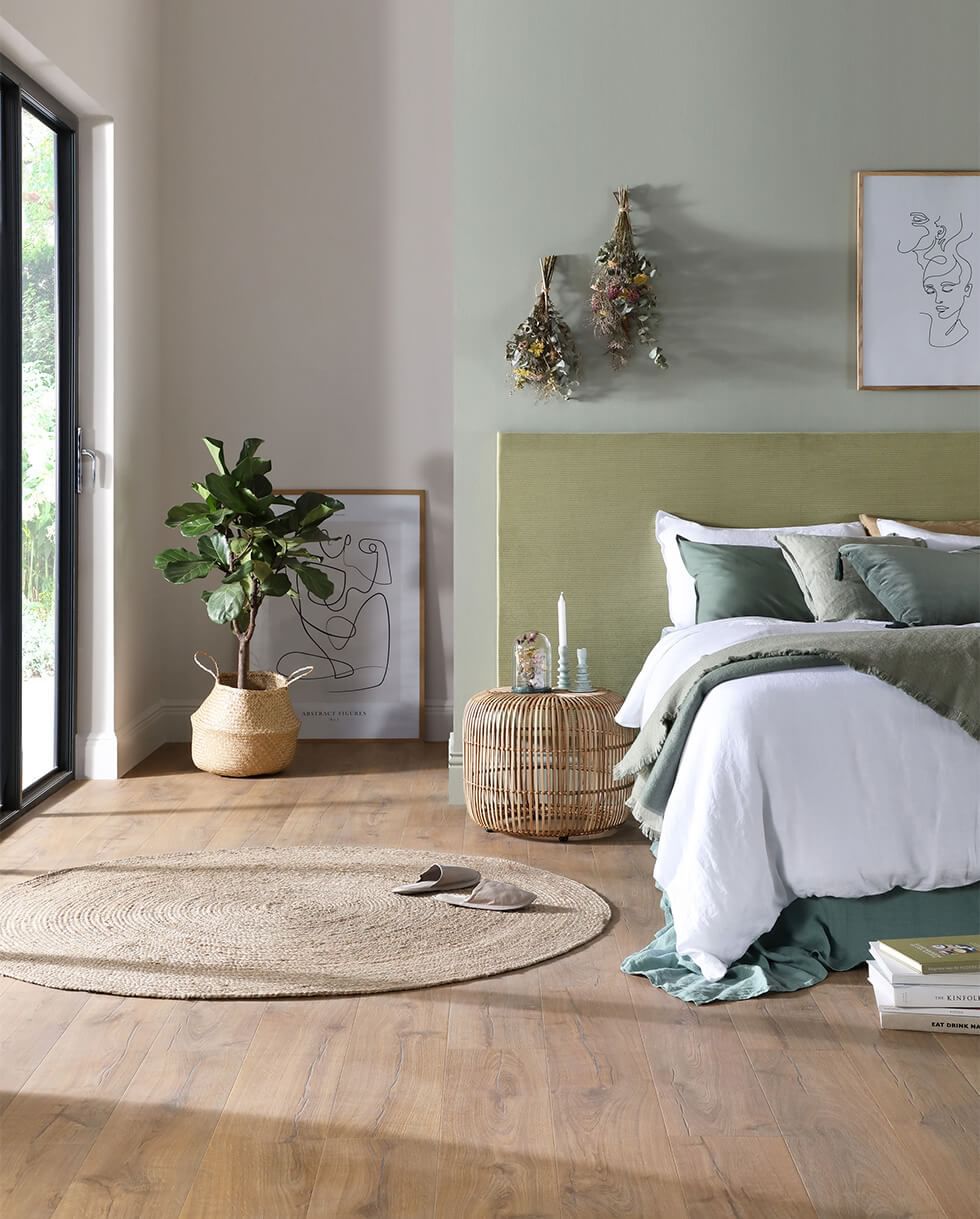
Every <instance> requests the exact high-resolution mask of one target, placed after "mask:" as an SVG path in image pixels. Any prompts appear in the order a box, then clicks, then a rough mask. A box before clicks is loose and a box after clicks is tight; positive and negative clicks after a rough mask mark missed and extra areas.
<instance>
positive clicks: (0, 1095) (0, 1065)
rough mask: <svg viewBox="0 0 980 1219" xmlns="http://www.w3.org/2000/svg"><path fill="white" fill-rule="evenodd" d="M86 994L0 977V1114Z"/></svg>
mask: <svg viewBox="0 0 980 1219" xmlns="http://www.w3.org/2000/svg"><path fill="white" fill-rule="evenodd" d="M87 999H88V995H86V994H84V993H81V992H79V991H72V990H46V989H45V988H44V987H41V986H32V985H31V984H30V983H28V982H19V981H17V980H16V979H15V978H3V979H0V1114H2V1113H3V1112H4V1111H5V1110H6V1108H7V1106H8V1105H9V1104H10V1103H11V1101H13V1099H14V1097H15V1096H16V1095H17V1093H18V1092H19V1091H20V1089H21V1088H22V1087H23V1086H24V1084H25V1083H26V1081H27V1080H28V1079H29V1078H30V1077H31V1075H32V1074H33V1073H34V1071H35V1069H36V1068H37V1066H38V1063H40V1062H41V1061H42V1060H43V1059H44V1056H45V1055H46V1054H47V1053H48V1052H49V1051H50V1049H51V1047H52V1046H53V1045H55V1044H56V1043H57V1041H58V1039H59V1038H60V1037H61V1036H62V1034H63V1033H64V1032H65V1030H66V1029H67V1028H68V1027H69V1025H70V1024H71V1022H72V1021H73V1020H74V1019H75V1016H76V1015H77V1014H78V1013H79V1011H81V1009H82V1008H83V1007H84V1006H85V1001H86V1000H87Z"/></svg>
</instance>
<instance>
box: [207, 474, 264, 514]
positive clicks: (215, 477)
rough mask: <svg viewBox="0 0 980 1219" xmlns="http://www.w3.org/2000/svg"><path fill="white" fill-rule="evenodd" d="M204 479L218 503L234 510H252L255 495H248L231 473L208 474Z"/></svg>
mask: <svg viewBox="0 0 980 1219" xmlns="http://www.w3.org/2000/svg"><path fill="white" fill-rule="evenodd" d="M204 481H205V482H206V483H207V486H208V490H209V491H210V492H211V494H212V495H213V496H214V498H215V499H216V500H217V501H218V503H219V504H224V506H225V507H226V508H231V509H232V510H233V511H234V512H251V511H252V508H253V506H254V504H255V497H254V496H249V495H248V493H247V491H246V490H245V488H244V487H243V486H241V484H240V483H239V482H238V480H237V479H236V478H235V476H234V475H233V474H209V475H208V476H207V478H206V479H205V480H204Z"/></svg>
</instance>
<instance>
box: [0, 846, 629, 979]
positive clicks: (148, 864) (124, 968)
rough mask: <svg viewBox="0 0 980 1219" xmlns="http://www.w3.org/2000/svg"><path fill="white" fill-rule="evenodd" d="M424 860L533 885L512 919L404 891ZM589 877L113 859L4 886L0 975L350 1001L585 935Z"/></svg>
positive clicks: (345, 860)
mask: <svg viewBox="0 0 980 1219" xmlns="http://www.w3.org/2000/svg"><path fill="white" fill-rule="evenodd" d="M433 863H441V864H443V865H446V864H459V865H462V866H464V867H470V868H476V869H477V870H478V871H479V872H480V873H481V874H482V875H483V876H484V877H485V878H490V879H494V880H504V881H509V882H510V883H512V884H515V885H519V886H520V887H521V888H522V889H530V890H531V891H532V892H534V893H536V894H537V895H538V900H537V902H536V903H535V904H534V905H533V906H531V907H530V908H529V909H527V910H523V911H520V912H518V913H512V914H501V913H494V912H492V911H480V910H461V909H459V908H457V907H454V906H450V905H447V904H445V903H444V902H440V901H436V900H434V899H433V897H431V896H424V897H400V896H398V895H397V894H394V893H392V892H391V890H392V889H393V888H394V887H395V885H400V884H406V883H410V882H412V881H414V880H416V879H417V877H418V876H419V874H420V873H421V872H422V871H423V870H424V869H425V868H427V867H429V865H431V864H433ZM609 918H610V910H609V907H608V905H607V904H606V903H605V901H603V899H602V898H601V897H600V896H599V895H598V894H597V893H594V892H593V891H592V890H591V889H589V888H587V887H586V886H585V885H582V884H579V883H578V882H577V881H574V880H569V879H568V878H567V877H564V876H558V875H555V874H554V873H552V872H544V871H541V870H540V869H539V868H531V867H528V866H527V865H526V864H521V863H516V862H514V861H512V860H507V859H496V858H489V857H487V856H482V855H481V856H469V855H445V854H438V853H436V852H431V851H406V850H387V849H381V848H377V847H371V848H365V847H260V848H248V849H237V850H225V851H196V852H193V853H187V854H178V855H150V856H141V857H134V858H131V859H116V860H111V861H107V862H105V863H95V864H90V865H86V866H83V867H78V868H70V869H68V870H66V871H62V872H49V873H46V874H45V875H42V876H36V877H34V878H33V879H32V880H28V881H25V882H23V883H22V884H18V885H14V886H13V887H11V888H9V889H7V890H6V891H5V892H3V893H2V894H0V974H5V975H6V976H8V977H11V978H20V979H22V980H23V981H25V982H34V983H37V984H39V985H41V986H53V987H58V988H60V989H62V990H87V991H97V992H100V993H104V994H112V995H142V996H152V997H157V998H166V999H219V998H220V999H225V998H272V997H278V996H285V995H356V994H370V993H374V992H378V991H389V990H413V989H416V988H418V987H426V986H438V985H440V984H443V983H447V982H459V981H464V980H466V979H468V978H485V977H489V976H490V975H492V974H497V973H504V972H506V971H507V970H511V969H520V968H522V967H524V966H527V965H533V964H535V963H536V962H538V961H545V960H547V959H549V958H550V957H556V956H560V955H561V954H562V953H565V952H568V951H569V950H570V949H572V948H575V947H577V946H578V945H579V944H584V943H585V942H586V941H588V940H591V939H592V938H593V937H594V936H597V935H598V934H599V933H600V932H601V931H602V929H603V928H604V927H605V925H606V923H607V922H608V921H609Z"/></svg>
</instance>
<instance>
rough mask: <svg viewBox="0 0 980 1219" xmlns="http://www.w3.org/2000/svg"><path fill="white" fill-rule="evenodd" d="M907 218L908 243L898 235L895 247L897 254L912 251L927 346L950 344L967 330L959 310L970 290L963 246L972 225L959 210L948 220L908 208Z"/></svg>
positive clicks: (969, 268) (970, 274)
mask: <svg viewBox="0 0 980 1219" xmlns="http://www.w3.org/2000/svg"><path fill="white" fill-rule="evenodd" d="M909 221H910V223H911V225H912V228H913V229H914V230H915V232H914V233H913V234H912V244H911V245H906V246H905V247H904V248H903V245H902V241H901V239H899V241H898V244H897V247H896V248H897V250H898V253H899V254H913V255H914V256H915V259H916V262H917V263H918V264H919V267H920V269H921V271H922V291H923V292H924V293H925V294H926V296H927V298H928V302H927V303H928V308H926V309H922V310H920V312H921V313H922V315H923V317H927V318H928V319H929V331H928V342H929V346H930V347H940V348H941V347H954V346H955V345H956V344H957V343H960V342H962V341H963V339H965V338H966V336H967V335H968V334H969V333H970V330H969V327H968V326H967V325H966V323H965V322H964V321H963V317H962V313H963V307H964V305H965V304H966V302H967V300H968V299H969V298H970V296H971V295H972V294H973V266H972V264H971V263H970V261H969V260H968V259H967V257H966V255H965V253H964V251H963V247H964V246H965V245H966V243H967V242H968V241H970V240H971V238H972V237H973V229H972V227H970V226H968V225H965V224H964V222H963V213H962V212H954V213H952V220H951V222H950V223H949V224H947V223H946V221H945V219H944V218H943V217H942V216H941V215H938V214H937V215H936V216H935V217H934V218H933V217H930V216H928V215H927V214H926V213H925V212H921V211H914V212H910V213H909ZM968 227H969V228H970V231H969V232H967V231H966V230H967V228H968Z"/></svg>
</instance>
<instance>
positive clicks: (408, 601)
mask: <svg viewBox="0 0 980 1219" xmlns="http://www.w3.org/2000/svg"><path fill="white" fill-rule="evenodd" d="M282 494H285V495H296V494H300V492H297V491H295V490H289V491H284V492H282ZM326 494H328V495H333V496H336V497H337V499H339V500H342V501H343V503H344V510H343V512H338V513H337V514H336V515H335V516H332V517H330V518H329V519H328V520H327V521H325V522H324V528H325V530H326V532H327V533H329V535H330V538H329V540H326V539H325V540H322V541H318V542H311V543H309V544H308V546H307V549H308V550H310V551H311V552H312V553H313V554H314V555H316V557H317V559H318V561H319V562H320V563H322V565H323V569H324V571H325V572H326V574H327V575H328V576H329V577H330V580H331V581H332V583H333V586H334V590H333V593H332V595H331V596H330V598H329V599H328V600H326V601H323V600H320V599H319V598H318V597H315V596H314V595H313V594H312V593H311V592H310V591H309V589H307V588H306V587H305V585H303V584H302V583H301V582H299V581H298V580H297V581H296V582H295V584H294V592H295V594H296V596H295V597H292V596H290V597H280V598H276V599H272V598H270V599H269V600H268V601H267V602H266V603H265V606H264V607H263V608H264V613H263V614H262V616H261V617H260V618H259V621H258V625H257V627H256V632H255V638H254V639H253V641H252V658H253V668H257V669H271V670H273V671H275V672H279V673H282V674H284V675H287V674H289V673H291V672H292V671H293V670H295V669H297V668H300V667H301V666H303V665H313V672H312V673H311V674H310V675H309V676H308V677H304V678H302V679H301V680H300V681H297V682H294V683H293V685H292V686H291V687H290V693H291V695H292V701H293V706H294V708H295V710H296V714H297V715H298V716H299V719H300V724H301V728H300V739H301V740H304V739H305V740H331V739H347V740H354V739H359V740H418V739H419V738H420V737H421V736H422V713H423V700H424V670H425V666H424V623H425V564H424V559H425V552H424V537H425V492H424V491H334V490H330V491H328V492H326Z"/></svg>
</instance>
